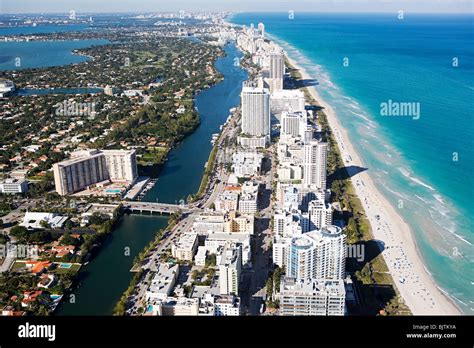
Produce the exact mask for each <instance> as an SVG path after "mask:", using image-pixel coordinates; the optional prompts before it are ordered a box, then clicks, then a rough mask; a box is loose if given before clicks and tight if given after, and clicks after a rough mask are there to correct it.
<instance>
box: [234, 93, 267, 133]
mask: <svg viewBox="0 0 474 348" xmlns="http://www.w3.org/2000/svg"><path fill="white" fill-rule="evenodd" d="M241 98H242V133H243V134H245V135H250V136H265V137H266V139H267V142H268V140H269V139H270V93H269V91H268V89H266V88H257V87H244V88H243V89H242V94H241Z"/></svg>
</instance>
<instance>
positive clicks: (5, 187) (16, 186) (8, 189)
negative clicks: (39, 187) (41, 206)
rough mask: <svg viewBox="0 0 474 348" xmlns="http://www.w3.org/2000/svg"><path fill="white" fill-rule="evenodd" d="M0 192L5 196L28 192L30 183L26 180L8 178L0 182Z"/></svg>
mask: <svg viewBox="0 0 474 348" xmlns="http://www.w3.org/2000/svg"><path fill="white" fill-rule="evenodd" d="M0 192H1V193H4V194H17V193H26V192H28V181H26V180H25V179H16V178H8V179H5V180H2V181H0Z"/></svg>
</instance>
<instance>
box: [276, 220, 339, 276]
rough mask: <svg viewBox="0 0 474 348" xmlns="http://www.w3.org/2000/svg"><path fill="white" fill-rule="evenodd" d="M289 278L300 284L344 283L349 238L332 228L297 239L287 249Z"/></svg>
mask: <svg viewBox="0 0 474 348" xmlns="http://www.w3.org/2000/svg"><path fill="white" fill-rule="evenodd" d="M287 248H288V252H287V253H286V255H287V260H286V265H285V266H286V274H287V276H288V277H291V278H295V279H296V280H305V279H342V278H344V276H345V266H346V260H345V259H346V235H345V234H344V233H342V230H341V228H339V227H337V226H334V225H331V226H328V227H325V228H322V229H321V230H315V231H311V232H308V233H304V234H302V235H300V236H296V237H294V238H292V239H291V242H290V243H289V244H288V246H287Z"/></svg>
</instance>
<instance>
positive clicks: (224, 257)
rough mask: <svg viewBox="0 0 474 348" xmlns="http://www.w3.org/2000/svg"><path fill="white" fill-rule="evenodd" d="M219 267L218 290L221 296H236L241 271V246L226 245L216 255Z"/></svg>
mask: <svg viewBox="0 0 474 348" xmlns="http://www.w3.org/2000/svg"><path fill="white" fill-rule="evenodd" d="M217 264H218V265H219V289H220V294H221V295H238V294H239V283H240V274H241V270H242V251H241V246H240V245H238V244H236V243H226V244H225V245H224V246H223V247H220V248H219V250H218V253H217Z"/></svg>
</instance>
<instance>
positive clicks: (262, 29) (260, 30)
mask: <svg viewBox="0 0 474 348" xmlns="http://www.w3.org/2000/svg"><path fill="white" fill-rule="evenodd" d="M258 34H259V35H260V37H261V38H264V37H265V24H263V23H258Z"/></svg>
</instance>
